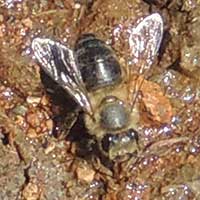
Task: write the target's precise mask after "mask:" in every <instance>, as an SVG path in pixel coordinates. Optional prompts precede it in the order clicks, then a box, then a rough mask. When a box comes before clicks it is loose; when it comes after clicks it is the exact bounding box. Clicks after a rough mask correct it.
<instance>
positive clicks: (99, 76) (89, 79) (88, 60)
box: [75, 34, 121, 91]
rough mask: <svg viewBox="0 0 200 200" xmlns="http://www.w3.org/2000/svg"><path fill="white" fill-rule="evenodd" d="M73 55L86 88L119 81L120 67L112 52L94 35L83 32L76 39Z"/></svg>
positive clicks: (103, 85)
mask: <svg viewBox="0 0 200 200" xmlns="http://www.w3.org/2000/svg"><path fill="white" fill-rule="evenodd" d="M75 55H76V59H77V64H78V67H79V69H80V72H81V76H82V78H83V81H84V83H85V86H86V88H87V90H89V91H90V90H96V89H98V88H102V87H105V86H108V85H114V84H116V83H118V82H120V81H121V69H120V65H119V63H118V61H117V59H116V57H115V55H114V53H113V52H112V50H111V49H110V48H109V47H108V46H107V45H106V44H105V43H104V42H103V41H101V40H99V39H97V38H95V36H94V35H92V34H85V35H82V36H81V37H80V38H79V39H78V40H77V42H76V45H75Z"/></svg>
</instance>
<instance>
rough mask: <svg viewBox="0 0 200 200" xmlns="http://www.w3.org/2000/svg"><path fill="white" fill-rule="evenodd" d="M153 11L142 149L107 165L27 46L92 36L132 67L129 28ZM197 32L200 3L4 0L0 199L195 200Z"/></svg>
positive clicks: (199, 168)
mask: <svg viewBox="0 0 200 200" xmlns="http://www.w3.org/2000/svg"><path fill="white" fill-rule="evenodd" d="M153 12H158V13H160V14H161V16H162V18H163V21H164V37H163V41H162V44H161V47H160V50H159V54H158V57H157V59H156V60H155V62H154V64H153V66H152V67H151V70H150V71H149V74H148V77H147V78H146V79H145V80H144V82H143V85H142V87H141V93H142V94H141V95H139V96H140V97H139V98H138V101H139V102H140V109H139V115H140V123H139V124H138V134H139V142H138V143H139V150H138V152H137V153H136V154H135V155H133V156H131V157H129V158H124V160H121V161H120V162H113V163H112V167H110V163H107V164H106V161H104V162H102V160H100V158H99V156H98V155H99V152H98V151H96V150H95V142H94V140H93V138H91V137H90V135H89V134H88V133H87V130H86V128H85V127H84V122H83V119H82V117H81V116H82V114H81V113H80V112H78V111H79V109H78V108H77V105H76V104H75V103H74V102H73V101H72V99H71V98H70V96H69V95H67V94H66V92H64V91H63V89H61V88H60V87H59V86H58V85H57V84H55V83H54V82H53V81H52V80H51V79H49V78H48V77H46V76H45V74H44V73H42V72H41V71H40V67H39V66H38V65H37V63H36V62H35V60H34V56H33V52H32V49H31V42H32V40H33V38H35V37H47V38H51V39H53V40H57V41H61V42H62V43H63V44H68V45H70V46H73V45H74V43H75V41H76V39H77V38H78V36H79V35H80V34H82V33H94V34H95V35H96V36H97V37H98V38H100V39H102V40H104V41H105V42H106V43H107V44H108V45H110V46H111V47H112V48H113V49H114V51H115V53H116V55H117V57H118V59H119V61H120V64H121V65H131V56H130V51H129V49H128V36H127V30H128V29H129V28H131V27H132V26H133V25H134V23H135V22H136V21H137V19H139V18H140V17H143V16H147V15H149V14H150V13H153ZM199 31H200V1H199V0H185V1H181V0H171V1H167V0H164V1H161V0H154V1H153V0H152V1H151V0H143V1H142V0H88V1H81V0H80V1H77V0H65V1H64V0H55V1H47V0H36V1H28V0H0V47H1V48H0V199H2V200H10V199H19V200H65V199H66V200H74V199H81V200H100V199H104V200H111V199H112V200H129V199H130V200H140V199H141V200H148V199H169V200H177V199H184V200H189V199H200V192H199V187H200V89H199V88H200V78H199V77H200V34H199ZM141 78H142V77H141ZM132 84H135V83H134V82H133V83H132ZM77 110H78V111H77ZM77 113H80V114H79V117H78V119H77V120H76V122H75V120H74V119H75V118H77V116H78V114H77ZM94 152H95V153H94Z"/></svg>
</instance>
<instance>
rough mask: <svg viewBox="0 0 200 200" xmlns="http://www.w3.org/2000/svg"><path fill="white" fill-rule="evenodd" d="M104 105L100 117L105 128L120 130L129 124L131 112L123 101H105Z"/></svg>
mask: <svg viewBox="0 0 200 200" xmlns="http://www.w3.org/2000/svg"><path fill="white" fill-rule="evenodd" d="M102 106H103V108H102V111H101V116H100V118H101V124H102V126H103V128H105V129H107V130H118V129H121V128H123V127H125V126H126V125H127V124H128V121H129V113H128V111H127V109H126V107H125V106H124V105H123V104H122V103H119V102H112V103H105V104H104V105H102Z"/></svg>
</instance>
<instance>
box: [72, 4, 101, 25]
mask: <svg viewBox="0 0 200 200" xmlns="http://www.w3.org/2000/svg"><path fill="white" fill-rule="evenodd" d="M101 1H102V0H74V3H75V11H74V20H75V22H76V25H78V24H79V23H80V21H81V20H82V19H83V18H84V16H85V15H86V14H88V13H89V11H91V10H93V9H94V10H95V9H96V8H97V7H98V5H99V4H100V3H101Z"/></svg>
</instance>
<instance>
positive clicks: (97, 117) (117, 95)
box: [32, 13, 163, 160]
mask: <svg viewBox="0 0 200 200" xmlns="http://www.w3.org/2000/svg"><path fill="white" fill-rule="evenodd" d="M162 37H163V20H162V17H161V16H160V15H159V14H158V13H153V14H151V15H149V16H146V17H145V18H143V19H140V20H139V22H138V23H137V24H136V25H135V26H134V27H132V28H131V29H129V38H128V39H129V40H128V41H129V46H130V49H131V52H130V54H131V58H132V63H133V65H131V67H130V66H126V67H122V66H121V65H120V63H119V62H118V59H117V57H116V55H115V53H114V51H113V50H112V48H111V47H110V46H108V45H106V43H105V42H104V41H102V40H100V39H97V38H96V37H95V35H93V34H83V35H81V36H80V37H79V38H78V39H77V41H76V43H75V47H74V49H71V48H70V47H68V46H65V45H63V44H61V43H60V42H57V41H53V40H51V39H48V38H35V39H33V41H32V49H33V52H34V55H35V57H36V60H37V61H38V63H39V64H40V65H41V67H42V69H43V70H44V71H45V72H46V73H47V74H48V75H49V76H50V77H51V78H52V79H53V80H54V81H56V82H57V83H58V84H59V85H60V86H62V87H63V88H64V89H65V90H66V91H67V92H68V93H69V94H70V95H71V96H72V97H73V99H74V100H75V101H76V102H77V103H78V105H79V106H80V107H81V108H82V110H83V111H84V115H85V116H84V120H85V125H86V128H87V129H88V130H89V133H90V134H91V135H93V136H95V138H96V140H97V141H98V145H99V148H100V150H101V151H102V153H103V154H104V155H106V156H107V157H108V158H109V159H110V160H115V159H118V158H120V157H123V156H124V155H126V154H129V155H131V154H134V153H135V152H137V148H138V147H137V146H138V140H139V135H138V132H137V131H136V130H137V124H138V122H139V113H138V109H137V108H136V105H135V100H136V99H137V96H138V91H139V88H140V87H141V84H142V83H140V85H139V86H138V88H137V87H136V86H135V85H134V84H131V83H132V81H133V77H135V70H134V68H138V69H139V71H138V74H145V73H146V72H148V70H149V69H150V67H151V66H152V63H153V61H154V58H155V56H156V54H157V52H158V50H159V47H160V44H161V41H162ZM138 76H139V75H138ZM136 88H137V89H136Z"/></svg>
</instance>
